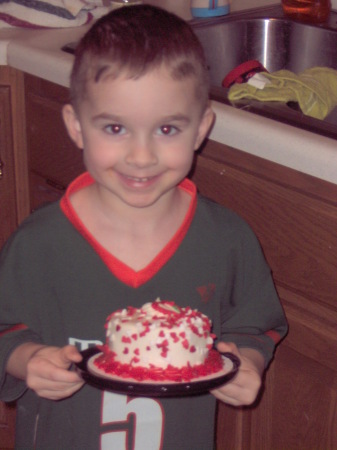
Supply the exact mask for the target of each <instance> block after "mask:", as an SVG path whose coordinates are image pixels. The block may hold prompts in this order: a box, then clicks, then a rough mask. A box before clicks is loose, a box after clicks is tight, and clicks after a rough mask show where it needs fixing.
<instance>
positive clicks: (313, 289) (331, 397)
mask: <svg viewBox="0 0 337 450" xmlns="http://www.w3.org/2000/svg"><path fill="white" fill-rule="evenodd" d="M336 151H337V148H336ZM193 179H194V180H195V182H196V183H197V185H198V188H199V190H200V192H201V193H203V194H204V195H206V196H208V197H210V198H212V199H214V200H215V201H217V202H219V203H221V204H223V205H226V206H228V207H229V208H231V209H233V210H234V211H236V212H237V213H239V214H240V215H241V216H242V217H243V218H244V219H246V221H247V222H248V223H249V224H250V225H251V226H252V228H253V229H254V231H255V233H256V234H257V236H258V238H259V240H260V242H261V245H262V248H263V250H264V253H265V255H266V258H267V260H268V262H269V264H270V266H271V268H272V271H273V277H274V280H275V284H276V287H277V290H278V293H279V295H280V298H281V301H282V304H283V307H284V309H285V312H286V315H287V318H288V321H289V326H290V330H289V334H288V336H287V337H286V339H285V340H284V341H283V343H282V344H281V345H280V347H279V348H278V350H277V352H276V357H275V361H274V363H273V364H272V365H271V367H270V369H269V370H268V372H267V374H266V378H265V387H264V394H263V396H262V399H261V400H260V401H259V402H257V404H256V405H255V406H254V407H253V408H244V409H239V410H237V409H233V408H229V407H227V406H225V405H219V419H218V435H217V442H218V449H220V450H223V449H226V450H231V449H233V450H234V449H235V450H236V449H245V450H246V449H256V450H262V449H265V450H270V449H272V450H284V449H287V450H295V449H299V450H300V449H301V450H309V449H310V450H311V449H315V450H316V449H317V450H318V449H321V450H335V449H337V383H336V381H337V357H336V355H337V186H336V185H333V184H330V183H326V182H324V181H321V180H318V179H316V178H313V177H310V176H307V175H304V174H301V173H299V172H296V171H293V170H290V169H287V168H284V167H282V166H279V165H276V164H273V163H270V162H267V161H265V160H262V159H260V158H257V157H254V156H251V155H248V154H246V153H244V152H240V151H238V150H234V149H232V148H229V147H226V146H224V145H221V144H218V143H215V142H211V141H210V142H208V144H207V145H206V147H205V148H204V149H203V151H202V152H201V154H199V156H198V161H197V164H196V168H195V172H194V174H193Z"/></svg>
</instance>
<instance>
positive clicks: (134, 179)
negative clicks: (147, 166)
mask: <svg viewBox="0 0 337 450" xmlns="http://www.w3.org/2000/svg"><path fill="white" fill-rule="evenodd" d="M128 178H129V179H130V180H133V181H137V182H139V183H142V182H143V183H144V182H145V181H148V180H149V178H148V177H146V178H137V177H128Z"/></svg>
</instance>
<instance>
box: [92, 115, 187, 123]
mask: <svg viewBox="0 0 337 450" xmlns="http://www.w3.org/2000/svg"><path fill="white" fill-rule="evenodd" d="M92 120H93V121H94V122H96V121H99V120H110V121H114V122H123V120H124V119H123V117H120V116H118V115H115V114H109V113H101V114H97V115H96V116H93V117H92ZM190 121H191V119H190V118H189V117H188V116H186V115H184V114H172V115H170V116H165V117H159V118H158V122H161V123H166V122H184V123H189V122H190Z"/></svg>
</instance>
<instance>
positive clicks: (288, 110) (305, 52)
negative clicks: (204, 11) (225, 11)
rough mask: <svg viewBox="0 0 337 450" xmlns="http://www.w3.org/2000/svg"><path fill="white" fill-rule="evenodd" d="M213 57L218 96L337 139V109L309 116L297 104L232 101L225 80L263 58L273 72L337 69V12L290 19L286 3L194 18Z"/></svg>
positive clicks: (213, 81) (212, 72)
mask: <svg viewBox="0 0 337 450" xmlns="http://www.w3.org/2000/svg"><path fill="white" fill-rule="evenodd" d="M191 24H192V26H193V28H194V31H195V33H196V34H197V36H198V38H199V40H200V41H201V43H202V45H203V47H204V49H205V54H206V58H207V62H208V65H209V70H210V78H211V86H212V89H211V96H212V98H213V99H215V100H218V101H222V102H225V103H228V104H231V105H232V106H234V107H239V108H244V109H246V110H248V111H251V112H253V113H257V114H261V115H264V116H267V117H270V118H273V119H276V120H280V121H282V122H286V123H289V124H291V125H294V126H298V127H301V128H305V129H308V130H310V131H314V132H317V133H319V134H323V135H326V136H329V137H333V138H335V139H337V108H335V110H334V111H332V112H331V113H330V114H329V116H328V117H327V118H326V119H325V120H324V121H322V120H316V119H312V118H310V117H308V116H304V115H303V114H302V113H301V111H299V110H298V108H297V104H292V105H290V106H291V107H289V106H287V105H284V104H282V103H277V102H268V103H265V102H258V101H253V100H240V101H239V102H235V104H232V103H230V102H229V101H228V99H227V90H226V89H225V88H223V87H222V86H221V84H222V80H223V79H224V77H225V76H226V75H227V73H229V72H230V71H231V70H232V69H234V68H235V67H236V66H238V65H239V64H241V63H243V62H245V61H249V60H258V61H260V62H261V63H262V64H263V66H264V67H265V68H266V69H267V70H268V71H269V72H274V71H277V70H280V69H288V70H290V71H292V72H294V73H299V72H301V71H303V70H305V69H308V68H310V67H315V66H325V67H330V68H333V69H336V70H337V12H332V14H331V16H330V19H329V22H328V23H326V24H323V25H322V24H321V25H310V24H304V23H301V22H296V21H293V20H290V19H287V18H286V17H285V16H284V15H283V12H282V8H281V7H280V6H272V7H267V8H260V9H255V10H251V11H248V12H244V13H237V14H231V15H229V16H224V17H223V18H217V19H210V20H204V21H203V20H194V21H192V22H191Z"/></svg>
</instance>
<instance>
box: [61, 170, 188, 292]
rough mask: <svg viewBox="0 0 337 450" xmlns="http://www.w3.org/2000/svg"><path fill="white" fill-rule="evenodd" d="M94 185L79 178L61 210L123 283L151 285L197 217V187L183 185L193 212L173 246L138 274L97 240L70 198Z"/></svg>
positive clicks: (88, 178)
mask: <svg viewBox="0 0 337 450" xmlns="http://www.w3.org/2000/svg"><path fill="white" fill-rule="evenodd" d="M92 183H94V180H93V178H92V177H91V175H90V174H89V173H84V174H82V175H80V176H79V177H78V178H76V179H75V180H74V181H73V182H72V183H71V184H70V185H69V187H68V189H67V191H66V194H65V195H64V197H62V199H61V203H60V205H61V209H62V211H63V212H64V214H65V215H66V217H67V218H68V219H69V220H70V222H71V223H72V224H73V226H74V227H75V228H76V229H77V230H78V231H79V232H80V233H81V235H82V236H83V237H84V238H85V239H86V240H87V241H88V242H89V244H90V245H91V246H92V247H93V249H94V250H95V251H96V252H97V253H98V254H99V256H100V257H101V259H102V260H103V261H104V263H105V264H106V265H107V267H108V268H109V270H110V271H111V272H112V273H113V274H114V275H115V276H116V277H117V278H118V279H119V280H120V281H122V282H123V283H125V284H127V285H129V286H131V287H134V288H137V287H139V286H141V285H142V284H145V283H146V282H147V281H149V280H150V279H151V278H152V277H153V276H154V275H155V274H156V273H158V272H159V270H160V269H161V268H162V267H163V266H164V265H165V264H166V263H167V262H168V260H169V259H170V258H171V257H172V256H173V255H174V253H175V252H176V250H177V249H178V247H179V246H180V244H181V242H182V240H183V239H184V237H185V235H186V233H187V231H188V229H189V227H190V225H191V223H192V220H193V217H194V214H195V211H196V207H197V190H196V187H195V185H194V183H193V182H192V181H191V180H189V179H185V180H183V181H182V182H181V184H180V185H179V188H180V189H183V190H184V191H185V192H187V193H188V194H189V195H190V196H191V202H190V206H189V210H188V211H187V214H186V216H185V218H184V220H183V222H182V224H181V226H180V228H179V229H178V230H177V232H176V234H175V235H174V236H173V237H172V239H171V240H170V242H168V244H167V245H166V246H165V247H164V248H163V249H162V250H161V252H160V253H159V254H158V255H157V256H156V257H155V258H154V259H153V261H151V262H150V264H148V266H146V267H145V268H144V269H142V270H140V271H138V272H136V271H134V270H133V269H131V268H130V267H128V266H127V265H126V264H124V263H123V262H122V261H120V260H118V259H117V258H115V257H114V256H113V255H112V254H111V253H109V252H108V251H106V250H105V248H104V247H103V246H102V245H101V244H100V243H99V242H98V241H97V240H96V239H95V237H94V236H93V235H92V234H91V233H90V232H89V231H88V230H87V229H86V227H85V225H84V223H83V222H82V221H81V219H80V218H79V217H78V215H77V214H76V211H75V210H74V208H73V206H72V204H71V202H70V196H71V195H72V194H74V193H75V192H77V191H78V190H80V189H83V188H84V187H86V186H89V185H90V184H92Z"/></svg>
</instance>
